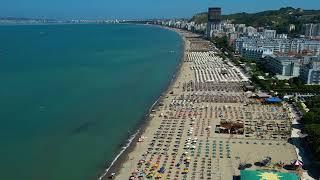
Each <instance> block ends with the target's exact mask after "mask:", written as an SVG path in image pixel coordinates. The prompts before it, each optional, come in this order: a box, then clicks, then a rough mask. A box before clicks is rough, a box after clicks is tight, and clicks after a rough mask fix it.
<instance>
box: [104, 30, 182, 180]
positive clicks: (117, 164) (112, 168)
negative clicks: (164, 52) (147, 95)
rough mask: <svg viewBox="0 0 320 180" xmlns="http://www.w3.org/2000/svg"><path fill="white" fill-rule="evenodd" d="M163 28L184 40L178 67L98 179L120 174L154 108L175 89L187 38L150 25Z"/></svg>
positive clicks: (177, 31) (176, 31)
mask: <svg viewBox="0 0 320 180" xmlns="http://www.w3.org/2000/svg"><path fill="white" fill-rule="evenodd" d="M150 26H154V27H158V28H162V29H166V30H169V31H172V32H175V33H177V34H178V35H179V36H180V38H181V40H182V47H181V48H182V52H181V57H180V59H179V64H178V66H177V67H176V70H175V73H174V74H173V76H172V78H171V80H170V82H169V84H168V86H167V87H166V88H165V89H166V90H165V91H163V92H162V93H161V94H160V96H159V97H158V98H157V100H156V101H155V102H154V103H153V104H152V105H151V107H150V108H149V110H148V111H147V112H146V114H145V115H144V117H143V118H142V119H143V120H142V121H141V123H140V124H139V125H138V126H137V130H136V131H135V133H133V134H132V135H130V136H129V138H128V139H127V140H126V143H125V146H122V147H121V150H120V152H119V153H118V154H117V156H116V157H115V158H114V159H113V160H112V161H111V163H110V164H109V165H108V167H107V168H105V170H104V172H103V173H102V175H100V176H99V177H98V180H106V179H110V178H109V177H110V176H111V174H112V173H116V175H117V174H119V172H120V170H121V165H122V164H123V163H125V162H126V161H127V160H128V159H129V156H128V155H129V154H130V153H131V152H133V151H134V149H135V147H136V146H137V143H138V140H139V137H140V136H141V135H142V134H143V133H144V132H145V130H146V128H147V127H148V126H149V125H150V121H151V119H152V110H153V109H156V108H158V107H159V103H160V102H161V101H163V99H164V96H165V95H166V94H168V93H169V92H170V90H171V89H173V86H174V85H175V82H176V81H177V77H178V75H179V74H180V72H181V66H182V64H183V61H184V60H185V56H186V38H185V37H184V36H183V34H182V33H181V32H180V31H179V30H177V29H174V28H169V27H164V26H157V25H150Z"/></svg>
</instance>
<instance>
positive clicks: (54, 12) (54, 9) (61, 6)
mask: <svg viewBox="0 0 320 180" xmlns="http://www.w3.org/2000/svg"><path fill="white" fill-rule="evenodd" d="M209 6H219V7H222V9H223V13H224V14H229V13H234V12H243V11H245V12H256V11H261V10H267V9H279V8H280V7H285V6H292V7H300V8H303V9H320V0H0V16H2V17H7V16H11V17H36V18H55V19H72V18H74V19H79V18H82V19H116V18H117V19H124V18H125V19H135V18H163V17H165V18H172V17H178V18H181V17H191V16H192V15H193V14H195V13H197V12H203V11H206V10H207V8H208V7H209Z"/></svg>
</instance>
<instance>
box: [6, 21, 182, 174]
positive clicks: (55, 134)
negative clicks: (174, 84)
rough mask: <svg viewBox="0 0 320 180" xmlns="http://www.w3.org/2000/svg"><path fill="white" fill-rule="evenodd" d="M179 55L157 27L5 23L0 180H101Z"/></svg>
mask: <svg viewBox="0 0 320 180" xmlns="http://www.w3.org/2000/svg"><path fill="white" fill-rule="evenodd" d="M172 51H174V52H172ZM181 53H182V41H181V38H180V37H179V36H178V35H177V34H176V33H174V32H171V31H168V30H164V29H160V28H157V27H151V26H142V25H29V26H27V25H17V26H0V84H1V85H0V161H1V163H0V179H10V180H17V179H19V180H20V179H27V180H40V179H46V180H88V179H96V178H97V177H98V176H99V175H100V174H101V173H102V172H103V170H104V168H105V167H106V161H111V160H112V159H113V158H114V157H115V156H116V154H117V153H118V152H119V150H120V146H119V144H120V143H123V142H125V140H126V139H127V138H128V131H129V132H130V133H134V131H135V130H136V128H137V126H138V125H139V124H140V123H141V121H142V119H143V116H144V113H145V112H147V111H148V108H149V107H150V106H151V105H152V104H153V102H154V101H155V100H156V99H157V97H158V96H159V95H160V94H161V92H162V91H164V90H165V89H166V87H167V85H168V83H169V82H170V80H171V77H172V75H173V74H174V72H175V70H176V67H177V65H178V63H179V59H180V56H181Z"/></svg>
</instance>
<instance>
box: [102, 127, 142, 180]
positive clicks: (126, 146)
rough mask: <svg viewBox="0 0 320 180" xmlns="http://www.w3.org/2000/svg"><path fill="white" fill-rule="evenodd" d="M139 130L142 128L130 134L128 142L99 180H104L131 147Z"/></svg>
mask: <svg viewBox="0 0 320 180" xmlns="http://www.w3.org/2000/svg"><path fill="white" fill-rule="evenodd" d="M139 131H140V130H138V131H137V132H136V133H134V134H133V135H131V136H130V138H129V139H128V140H127V144H126V145H125V146H123V147H122V148H121V151H120V152H119V154H118V155H117V156H116V157H115V158H114V160H113V161H112V162H111V164H110V165H109V167H108V168H107V169H106V170H105V171H104V173H103V174H102V175H101V176H100V177H99V179H98V180H102V179H103V178H104V177H105V176H106V175H107V174H108V172H109V170H110V169H111V167H112V166H113V165H114V164H115V163H116V162H117V160H118V158H119V157H120V156H121V155H122V154H123V153H124V152H125V151H126V150H127V149H128V147H130V145H131V143H132V141H133V140H134V139H135V138H136V136H137V134H139Z"/></svg>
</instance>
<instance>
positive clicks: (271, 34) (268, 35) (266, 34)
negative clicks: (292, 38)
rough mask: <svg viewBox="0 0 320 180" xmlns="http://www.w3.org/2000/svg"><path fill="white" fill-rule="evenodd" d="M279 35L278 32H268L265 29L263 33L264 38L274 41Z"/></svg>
mask: <svg viewBox="0 0 320 180" xmlns="http://www.w3.org/2000/svg"><path fill="white" fill-rule="evenodd" d="M276 35H277V31H276V30H267V29H265V30H264V31H263V37H264V38H267V39H274V38H275V37H276Z"/></svg>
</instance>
